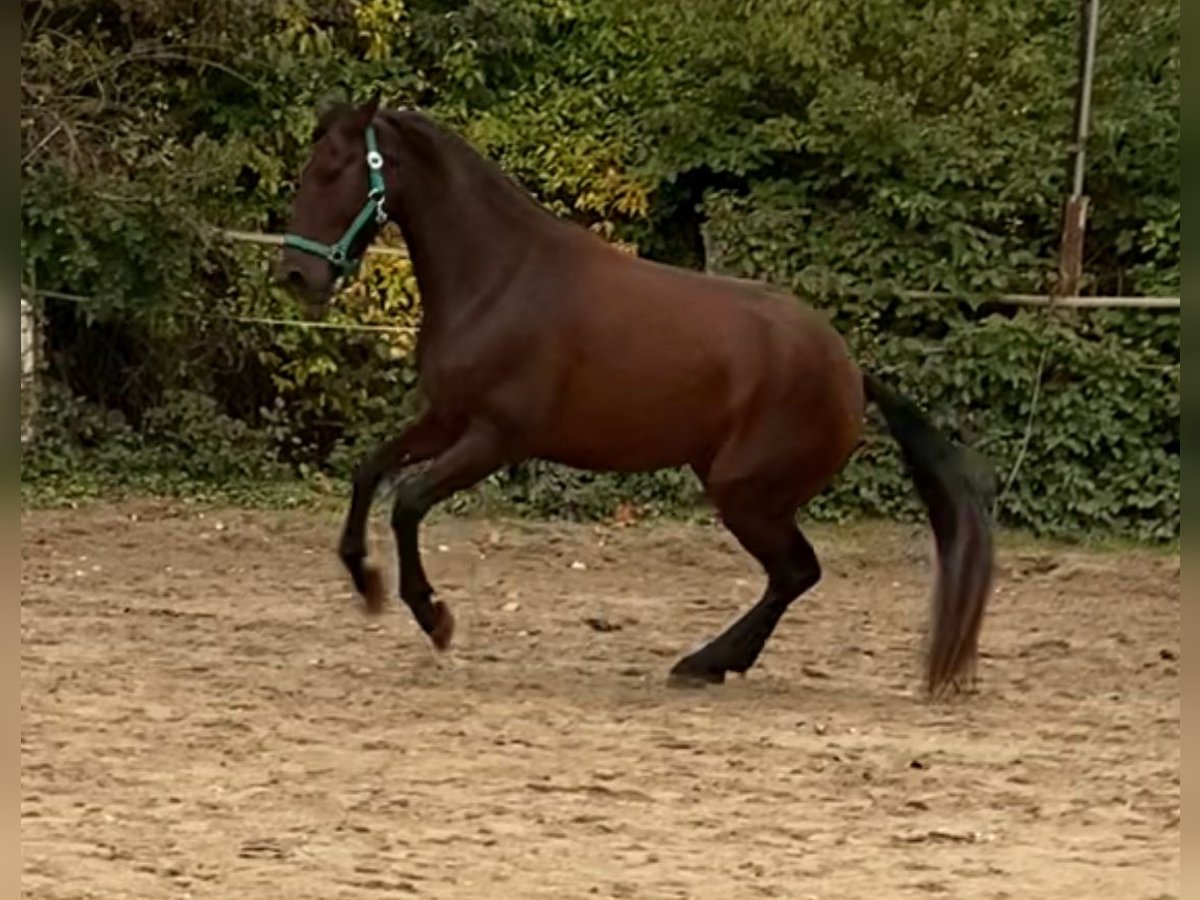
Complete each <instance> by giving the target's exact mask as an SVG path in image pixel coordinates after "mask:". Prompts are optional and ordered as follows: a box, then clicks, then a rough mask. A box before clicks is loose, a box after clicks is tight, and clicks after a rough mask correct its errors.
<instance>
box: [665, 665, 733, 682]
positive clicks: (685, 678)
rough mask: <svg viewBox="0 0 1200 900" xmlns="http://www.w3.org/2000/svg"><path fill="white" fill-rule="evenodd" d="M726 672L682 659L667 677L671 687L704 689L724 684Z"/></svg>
mask: <svg viewBox="0 0 1200 900" xmlns="http://www.w3.org/2000/svg"><path fill="white" fill-rule="evenodd" d="M724 683H725V670H724V669H714V668H710V667H707V666H703V665H700V664H697V663H694V662H691V661H690V660H687V659H682V660H680V661H679V662H677V663H676V664H675V667H674V668H673V669H671V674H670V675H668V676H667V684H668V685H669V686H670V687H679V688H702V687H708V686H709V685H710V684H724Z"/></svg>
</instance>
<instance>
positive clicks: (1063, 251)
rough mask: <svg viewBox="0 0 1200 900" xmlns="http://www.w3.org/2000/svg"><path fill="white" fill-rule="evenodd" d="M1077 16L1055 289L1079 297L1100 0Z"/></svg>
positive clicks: (1083, 5)
mask: <svg viewBox="0 0 1200 900" xmlns="http://www.w3.org/2000/svg"><path fill="white" fill-rule="evenodd" d="M1079 16H1080V22H1079V25H1080V29H1079V91H1078V93H1077V94H1076V96H1075V139H1074V140H1073V141H1072V143H1071V171H1070V177H1071V193H1070V195H1069V196H1068V197H1067V202H1066V203H1065V204H1064V205H1063V223H1062V243H1061V245H1060V248H1059V259H1058V289H1057V291H1056V292H1055V293H1056V294H1057V295H1058V296H1060V297H1077V296H1079V281H1080V278H1081V277H1082V276H1083V236H1084V232H1085V230H1086V228H1087V210H1088V198H1087V197H1086V196H1084V193H1083V180H1084V169H1085V163H1086V153H1087V138H1088V122H1089V119H1090V118H1091V112H1092V78H1093V76H1094V74H1095V71H1096V34H1097V32H1098V30H1099V23H1100V0H1080V4H1079Z"/></svg>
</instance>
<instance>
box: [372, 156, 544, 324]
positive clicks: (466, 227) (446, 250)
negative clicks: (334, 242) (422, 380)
mask: <svg viewBox="0 0 1200 900" xmlns="http://www.w3.org/2000/svg"><path fill="white" fill-rule="evenodd" d="M408 174H409V175H413V176H416V177H410V178H406V179H403V181H402V183H401V189H400V191H399V192H398V193H399V194H400V195H402V196H398V197H396V198H395V201H393V200H392V198H390V197H389V200H388V206H389V208H390V209H393V210H395V213H396V216H395V217H396V220H397V224H399V226H400V230H401V232H402V233H403V234H404V239H405V243H407V244H408V249H409V255H410V257H411V258H412V263H413V272H414V274H415V275H416V278H417V284H418V286H419V288H420V291H421V305H422V310H423V317H422V318H423V321H424V323H425V325H426V327H427V328H429V329H431V330H441V329H444V328H449V327H453V325H454V324H457V323H458V322H460V321H464V320H466V319H469V318H471V317H472V315H473V314H475V313H478V312H479V310H478V308H477V307H478V306H479V305H480V304H482V303H486V302H489V301H490V300H492V299H495V297H496V296H497V295H498V293H499V292H498V291H497V290H496V288H497V287H498V286H499V285H500V284H501V283H505V282H508V281H510V280H511V277H512V273H513V271H514V270H515V269H516V268H517V267H519V265H520V262H521V260H522V259H524V258H526V257H527V256H528V254H529V253H530V251H531V249H532V248H533V247H534V246H535V245H536V244H538V243H539V242H540V241H541V240H543V239H545V238H549V237H551V235H552V234H553V233H554V231H555V230H556V227H557V226H558V224H559V223H558V222H557V221H556V220H555V219H554V218H553V217H551V216H549V215H548V214H542V213H541V211H540V210H538V208H537V207H536V206H534V205H532V204H529V203H527V202H525V200H524V198H521V197H519V196H518V197H513V196H510V195H506V191H509V190H511V188H508V187H507V186H503V185H495V184H488V183H487V182H486V181H484V182H482V183H481V182H479V181H478V180H477V179H472V178H469V177H462V178H458V179H453V178H452V179H444V178H433V177H430V178H423V177H420V173H418V172H409V173H408Z"/></svg>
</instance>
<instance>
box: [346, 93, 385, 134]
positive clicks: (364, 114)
mask: <svg viewBox="0 0 1200 900" xmlns="http://www.w3.org/2000/svg"><path fill="white" fill-rule="evenodd" d="M378 112H379V89H378V88H376V90H375V93H373V94H372V95H371V97H370V99H369V100H367V102H366V103H364V104H363V105H362V106H360V107H358V109H356V110H355V111H354V121H353V123H352V128H353V130H354V131H355V132H356V133H357V132H359V131H366V130H367V126H368V125H370V124H371V120H372V119H374V118H375V114H376V113H378Z"/></svg>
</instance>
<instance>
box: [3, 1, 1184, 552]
mask: <svg viewBox="0 0 1200 900" xmlns="http://www.w3.org/2000/svg"><path fill="white" fill-rule="evenodd" d="M1077 6H1078V4H1077V3H1076V2H1074V0H1052V2H1045V0H1017V2H1004V3H1001V2H998V0H939V2H936V3H934V2H931V3H919V4H911V3H900V2H898V0H807V2H804V0H710V2H706V3H694V2H688V0H653V2H644V3H639V4H630V3H623V2H620V0H587V2H585V0H504V2H500V0H407V2H406V0H355V2H351V0H271V2H265V3H257V4H241V3H235V2H232V0H219V2H212V3H203V4H201V3H195V2H191V0H139V2H133V0H57V2H49V0H42V2H36V0H35V2H30V3H26V4H24V5H23V7H22V15H23V20H24V35H23V41H22V67H23V73H22V113H21V126H22V127H21V134H22V176H23V190H22V238H21V241H22V255H23V280H24V282H25V283H26V284H27V285H33V286H36V288H38V289H40V290H48V291H53V292H58V293H65V294H72V295H82V296H86V297H89V298H94V299H91V300H88V301H87V302H69V301H67V300H63V299H53V298H51V299H47V300H46V301H45V306H44V312H45V321H46V326H47V337H48V342H49V354H48V376H49V379H50V381H51V383H52V385H53V387H52V390H51V393H50V396H49V397H48V401H49V402H48V403H47V413H46V417H45V418H46V421H45V422H44V427H43V429H42V437H41V438H40V439H39V440H38V442H37V443H36V444H35V445H34V446H32V447H31V448H29V449H28V450H27V452H26V454H25V458H24V477H25V480H26V482H27V483H28V484H30V485H35V486H36V485H39V484H41V485H45V484H55V485H60V484H62V483H64V481H69V480H70V479H71V478H72V477H75V478H78V477H82V475H83V474H85V473H86V474H88V476H89V477H90V478H99V479H101V480H102V481H104V480H107V481H108V482H110V483H111V481H112V480H113V479H114V478H116V479H119V480H122V481H123V482H125V483H129V484H137V485H143V486H145V485H149V486H151V487H162V486H170V485H174V484H178V483H190V482H216V483H221V482H227V481H228V482H232V481H239V482H240V481H245V480H251V479H279V478H287V477H292V476H294V474H295V473H296V472H297V471H299V472H300V473H301V474H305V475H310V474H313V473H319V472H325V473H332V474H344V473H345V472H347V471H348V470H349V468H350V467H351V466H352V465H353V462H354V460H355V459H356V458H358V456H359V455H360V454H361V453H362V452H363V448H364V446H365V444H366V443H367V442H370V441H373V440H375V439H377V438H379V437H380V436H382V435H384V434H387V433H390V432H391V431H394V430H395V428H396V427H397V425H398V424H399V423H400V422H402V421H403V420H404V419H405V418H406V417H407V416H408V415H410V414H411V412H412V410H413V409H414V408H415V404H416V403H417V402H418V398H417V397H416V395H415V392H414V390H413V385H414V374H413V372H412V369H411V364H410V362H409V359H408V350H409V349H410V347H409V345H410V340H411V338H410V336H406V335H404V334H398V335H390V334H381V333H376V332H371V333H357V332H338V331H332V330H300V329H295V328H282V327H277V326H271V325H261V324H257V325H250V324H247V323H245V322H241V321H236V320H235V318H234V317H246V316H259V317H263V316H267V317H286V318H291V317H295V316H296V315H297V311H296V310H294V309H293V308H292V307H291V305H290V301H289V300H288V299H287V298H285V297H283V296H281V295H280V294H279V293H277V292H276V291H275V290H274V289H273V288H271V287H270V285H269V279H268V278H267V270H268V265H269V262H270V260H269V257H268V255H267V254H264V253H262V252H261V249H260V248H247V247H242V246H234V245H231V244H229V243H228V242H226V241H223V240H222V239H220V238H219V237H218V236H217V235H216V234H215V233H214V232H213V231H212V230H210V228H211V226H224V227H237V228H261V229H264V230H278V229H279V228H280V227H281V225H282V222H283V220H284V217H285V216H286V210H287V202H288V197H289V190H290V185H291V183H292V179H293V178H294V177H295V174H296V173H297V172H298V170H299V167H300V165H301V163H302V161H303V158H304V156H305V153H306V148H307V142H308V137H309V133H310V130H311V127H312V124H313V121H314V117H315V115H316V112H317V110H318V108H319V106H320V105H321V104H322V103H323V102H324V101H326V100H328V99H331V98H333V97H337V96H347V95H350V96H361V95H362V94H364V93H365V92H367V91H368V90H370V89H372V88H376V87H378V88H380V89H381V90H382V91H383V93H384V97H385V99H386V101H387V102H389V103H391V104H394V105H419V106H421V107H422V108H425V109H428V110H430V111H431V112H432V113H433V114H434V115H436V116H437V117H439V118H440V119H442V120H443V121H445V122H447V123H448V124H450V125H452V126H454V127H456V128H459V129H460V130H462V132H463V133H464V134H466V135H467V136H468V137H469V138H470V139H471V140H472V141H473V142H474V143H475V144H476V146H478V147H479V148H480V149H482V150H483V151H485V152H486V153H488V154H489V155H491V156H492V157H493V158H495V159H497V160H498V161H499V162H500V163H501V164H502V165H503V166H504V167H505V168H506V169H507V170H508V171H510V172H511V173H513V174H514V175H515V176H516V177H518V178H519V179H520V180H521V181H522V182H523V183H524V184H525V185H526V186H528V187H529V188H530V189H531V190H532V191H533V192H534V193H535V194H536V195H537V196H538V197H539V198H540V199H541V200H542V201H543V202H544V203H546V204H547V205H548V206H550V207H551V208H552V209H554V210H555V211H556V212H557V213H559V214H560V215H565V216H570V217H573V218H576V219H577V220H579V221H581V222H583V223H585V224H587V225H589V226H591V227H593V228H594V229H596V230H597V231H599V232H600V233H602V234H605V235H606V236H609V237H611V238H614V239H621V240H625V241H629V242H632V243H633V244H635V245H636V246H637V248H638V250H639V252H641V253H643V254H646V255H650V256H654V257H657V258H661V259H666V260H670V261H672V262H676V263H679V264H683V265H690V266H695V267H700V266H706V267H708V268H710V269H713V270H717V271H727V272H733V273H737V274H741V275H747V276H751V277H757V278H765V279H769V280H771V281H773V282H775V283H777V284H780V285H782V286H785V287H787V288H789V289H791V290H793V291H795V292H796V293H798V294H800V295H802V296H804V297H805V298H806V299H807V300H808V301H809V302H812V303H814V304H816V305H818V306H821V307H822V308H824V309H826V310H828V311H829V312H830V314H831V315H832V316H833V318H834V320H835V321H836V323H837V324H838V326H839V327H840V328H841V329H842V330H843V331H844V332H845V333H846V334H847V335H848V336H849V337H850V339H851V341H852V343H853V344H854V346H855V348H856V351H857V352H858V353H859V355H860V357H861V358H862V359H863V361H864V364H866V365H868V366H870V367H874V368H875V369H878V370H879V371H880V372H881V373H883V374H884V375H885V376H887V377H889V378H890V379H891V380H893V381H894V382H895V384H896V385H897V386H898V387H900V388H901V389H903V390H905V391H906V392H909V393H911V394H912V395H913V396H914V397H916V398H917V399H918V400H919V401H920V402H921V403H922V404H923V405H925V406H926V407H927V408H928V409H930V410H931V412H932V413H933V414H934V416H935V418H936V419H937V420H938V422H939V423H940V424H941V425H942V426H943V427H945V428H946V429H947V430H949V431H950V432H951V433H953V434H955V435H956V436H958V437H960V438H962V439H965V440H968V441H970V442H971V443H972V444H973V445H974V446H975V447H977V448H978V449H979V450H980V451H981V452H982V453H984V454H985V455H986V456H987V457H989V458H990V459H991V460H992V461H993V463H994V465H995V467H996V469H997V471H998V474H999V477H1000V480H1001V482H1002V484H1007V483H1008V482H1009V480H1010V475H1013V477H1012V478H1011V484H1009V485H1008V487H1007V490H1005V491H1004V492H1003V498H1002V505H1001V515H1002V517H1003V518H1004V520H1005V521H1007V522H1008V523H1010V524H1014V525H1019V526H1023V527H1030V528H1033V529H1035V530H1039V531H1044V532H1054V533H1082V532H1086V531H1099V532H1109V533H1121V534H1130V535H1135V536H1140V537H1145V538H1153V539H1165V538H1171V537H1174V536H1176V535H1177V534H1178V528H1179V510H1180V500H1179V396H1180V394H1179V367H1178V363H1179V317H1178V315H1177V314H1174V313H1163V312H1155V313H1146V312H1133V311H1110V312H1080V313H1074V314H1066V313H1055V314H1053V315H1047V314H1044V313H1040V312H1033V313H1028V312H1022V313H1015V312H1014V311H1013V310H1012V309H1010V308H1004V307H999V306H996V305H993V304H988V303H986V302H980V301H979V299H978V296H979V295H981V294H982V295H986V294H988V293H996V292H1006V291H1009V292H1021V293H1029V292H1035V291H1040V290H1047V289H1050V288H1052V286H1053V285H1052V281H1051V273H1052V272H1053V270H1054V261H1055V254H1056V234H1057V225H1058V219H1059V209H1060V207H1061V201H1062V196H1063V193H1064V189H1065V183H1066V170H1065V155H1066V146H1067V136H1068V132H1069V125H1070V121H1071V115H1072V109H1073V81H1074V77H1075V55H1076V47H1077V37H1076V32H1077V21H1076V12H1077ZM1100 34H1101V37H1100V49H1099V57H1098V71H1097V81H1096V90H1095V115H1094V121H1093V138H1092V140H1091V143H1090V144H1089V160H1090V163H1089V169H1088V193H1089V194H1090V196H1091V202H1092V218H1091V222H1090V226H1089V233H1088V244H1087V247H1088V256H1087V260H1086V270H1087V282H1086V289H1087V290H1088V291H1089V292H1093V293H1123V294H1158V293H1178V291H1179V277H1180V275H1179V272H1180V267H1179V252H1180V251H1179V247H1180V191H1179V171H1180V168H1179V161H1180V157H1179V90H1180V82H1179V47H1180V35H1179V6H1178V4H1177V3H1173V2H1168V0H1131V2H1128V3H1124V4H1106V5H1105V10H1104V18H1103V21H1102V23H1101V32H1100ZM366 276H367V277H366V279H365V280H364V282H363V283H360V284H359V285H356V286H355V288H354V289H353V290H352V291H351V292H350V293H349V294H348V295H347V296H345V297H343V298H341V300H340V301H339V312H338V314H337V316H338V320H340V321H345V322H371V323H376V324H379V323H385V322H386V323H392V324H401V325H410V326H411V325H413V324H415V323H416V320H417V316H418V315H419V306H418V303H417V302H416V296H415V285H414V284H413V281H412V278H411V272H409V271H408V270H407V269H406V268H405V266H404V264H403V263H398V262H395V261H393V260H385V259H383V258H377V259H376V260H375V261H374V262H373V263H372V264H371V265H370V266H369V267H368V269H367V272H366ZM899 288H907V289H917V290H939V291H946V292H950V293H953V294H955V295H959V296H961V297H962V298H963V299H961V300H960V301H958V302H953V301H947V300H913V299H911V298H908V299H902V298H901V297H900V295H899V293H898V289H899ZM972 298H975V299H972ZM1039 372H1041V374H1042V378H1041V388H1040V398H1039V401H1038V405H1037V407H1036V409H1034V410H1032V414H1031V407H1030V404H1031V400H1032V398H1033V396H1034V393H1035V379H1036V377H1037V375H1038V373H1039ZM798 427H799V423H798ZM1018 460H1020V466H1019V469H1016V471H1015V473H1014V467H1015V464H1016V463H1017V461H1018ZM490 489H491V490H492V491H493V492H494V493H496V494H497V495H499V496H502V497H503V498H504V499H505V500H506V501H507V502H509V503H513V504H518V505H519V506H520V507H521V508H524V509H527V510H529V511H531V512H534V513H538V514H563V515H596V514H606V513H608V512H611V510H612V509H613V507H614V506H615V505H616V504H617V503H618V502H620V501H621V500H622V499H626V500H632V501H634V502H635V503H638V504H640V505H642V506H647V507H652V508H654V509H658V510H674V509H678V508H680V507H681V506H683V505H686V504H687V503H689V502H690V501H691V500H692V499H694V496H695V485H694V484H693V482H692V480H691V478H690V476H687V475H685V474H683V473H674V472H670V473H662V474H660V475H656V476H638V477H636V478H625V479H615V478H612V477H608V476H597V475H591V474H587V473H573V472H566V471H563V470H560V469H557V468H554V467H550V466H544V465H532V466H526V467H522V468H521V469H520V470H518V471H513V472H506V473H503V474H502V475H499V476H497V477H496V478H494V479H493V480H492V483H491V485H490ZM913 510H914V505H913V499H912V491H911V488H910V486H909V485H908V483H907V481H906V479H905V478H904V476H903V474H902V472H901V470H900V467H899V462H898V457H897V454H896V452H895V449H894V447H893V446H892V445H891V444H890V442H887V441H882V440H880V441H875V440H873V441H871V442H870V443H869V444H868V445H867V447H866V448H865V450H864V452H863V453H861V454H860V455H859V457H858V458H857V459H856V460H855V462H854V463H853V464H852V466H851V467H850V469H849V470H848V471H847V473H846V474H845V476H844V477H843V478H842V479H840V480H839V482H838V483H837V484H836V485H835V486H834V487H833V488H832V489H831V490H830V491H829V492H827V493H826V495H824V496H823V497H822V498H821V499H820V501H819V502H818V503H817V504H816V505H815V508H814V512H815V513H817V514H821V515H827V516H841V515H849V514H855V513H867V514H887V515H908V514H911V513H912V512H913Z"/></svg>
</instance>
